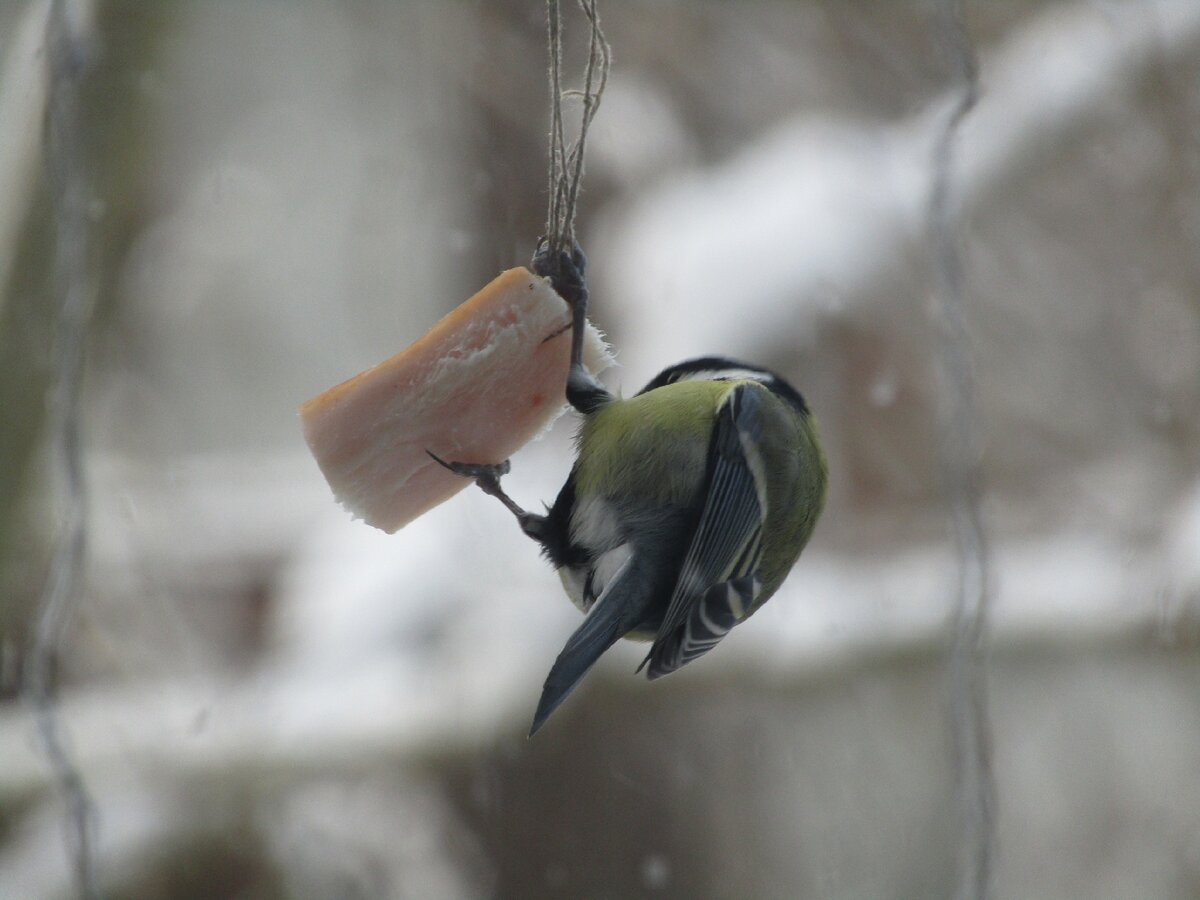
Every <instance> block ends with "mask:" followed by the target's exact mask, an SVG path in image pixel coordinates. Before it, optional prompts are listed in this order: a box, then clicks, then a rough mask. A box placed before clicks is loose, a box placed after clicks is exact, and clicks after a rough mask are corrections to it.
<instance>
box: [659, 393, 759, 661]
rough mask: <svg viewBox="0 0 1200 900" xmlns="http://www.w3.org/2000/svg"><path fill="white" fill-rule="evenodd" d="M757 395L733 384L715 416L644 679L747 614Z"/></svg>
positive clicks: (755, 545)
mask: <svg viewBox="0 0 1200 900" xmlns="http://www.w3.org/2000/svg"><path fill="white" fill-rule="evenodd" d="M763 390H764V388H762V387H761V386H759V385H757V384H739V385H738V386H737V387H735V388H734V389H733V390H731V391H730V392H729V394H728V395H727V397H726V399H725V402H724V403H723V404H722V406H721V408H720V410H719V411H718V413H717V421H716V424H715V426H714V433H713V441H712V446H711V448H710V450H709V469H710V472H711V476H710V478H709V486H708V492H707V495H706V497H705V502H704V509H703V511H702V512H701V514H700V520H699V523H698V524H697V526H696V532H695V534H694V535H693V537H692V541H691V544H690V545H689V547H688V551H687V554H686V555H685V557H684V561H683V565H682V567H681V568H680V572H679V578H678V580H677V581H676V583H675V589H674V591H673V592H672V595H671V600H670V603H669V604H668V605H667V612H666V614H665V616H664V618H663V623H662V626H661V627H660V629H659V631H658V635H657V636H656V638H655V641H654V644H653V646H652V647H651V648H650V654H649V656H648V657H647V658H646V662H648V663H649V664H650V670H649V676H650V677H651V678H658V677H660V676H662V675H666V674H667V673H669V672H673V671H674V670H675V669H677V668H679V667H680V666H682V665H684V664H685V663H687V662H690V661H691V660H693V659H695V658H696V657H698V656H700V655H702V654H704V653H706V652H708V650H710V649H712V647H714V646H716V644H717V643H718V642H719V641H720V640H721V638H723V637H724V636H725V635H726V634H727V633H728V632H729V630H730V629H731V628H732V627H733V626H734V625H735V624H737V622H738V621H740V620H741V619H742V618H743V617H744V616H745V615H746V613H747V612H748V611H749V610H750V609H752V608H753V603H754V598H755V597H756V596H757V593H758V590H759V587H760V585H759V582H758V579H757V577H756V575H757V572H758V568H759V563H760V561H761V558H762V529H763V521H764V520H765V519H766V514H767V509H766V494H765V485H764V481H763V479H764V477H765V473H764V471H763V468H762V463H761V461H760V459H759V456H758V452H757V450H756V448H757V446H758V444H759V441H760V438H761V430H762V426H761V422H762V416H761V409H760V403H761V402H762V400H761V394H760V392H761V391H763ZM643 665H645V663H643Z"/></svg>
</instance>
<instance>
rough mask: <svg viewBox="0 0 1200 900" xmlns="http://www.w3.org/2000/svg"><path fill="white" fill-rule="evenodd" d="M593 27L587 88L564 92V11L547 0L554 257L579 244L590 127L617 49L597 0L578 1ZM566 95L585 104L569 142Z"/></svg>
mask: <svg viewBox="0 0 1200 900" xmlns="http://www.w3.org/2000/svg"><path fill="white" fill-rule="evenodd" d="M579 8H580V9H581V10H582V11H583V14H584V16H585V17H586V18H587V20H588V24H589V27H590V37H589V39H588V61H587V67H586V69H585V71H584V79H583V82H584V83H583V90H582V91H564V90H563V87H562V11H561V9H560V8H559V3H558V0H546V43H547V54H548V56H549V58H550V152H549V181H550V183H549V192H548V198H547V210H546V238H547V240H548V241H549V243H550V249H551V251H552V255H553V256H557V254H558V253H559V252H561V251H563V250H566V251H568V252H569V251H570V248H571V247H572V246H573V245H574V243H575V210H576V206H577V204H578V200H579V189H580V185H581V184H582V183H583V171H584V156H585V150H586V148H587V138H588V131H589V129H590V128H591V125H592V120H593V119H594V118H595V117H596V111H597V110H598V109H599V108H600V99H601V97H603V95H604V89H605V87H606V86H607V84H608V71H609V67H610V66H611V64H612V48H611V47H610V46H609V44H608V41H607V40H606V39H605V37H604V31H603V29H602V28H601V27H600V16H599V13H598V12H597V9H596V0H579ZM564 97H579V98H580V99H581V101H582V104H583V110H582V113H581V115H580V123H579V137H578V138H577V139H576V140H575V142H574V143H573V144H571V145H570V147H568V146H567V141H566V128H565V125H564V120H563V111H562V103H563V98H564Z"/></svg>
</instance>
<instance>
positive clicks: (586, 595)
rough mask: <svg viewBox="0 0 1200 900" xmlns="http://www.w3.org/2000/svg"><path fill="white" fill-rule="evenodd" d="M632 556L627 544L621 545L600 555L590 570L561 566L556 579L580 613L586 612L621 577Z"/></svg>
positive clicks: (631, 550)
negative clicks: (560, 582)
mask: <svg viewBox="0 0 1200 900" xmlns="http://www.w3.org/2000/svg"><path fill="white" fill-rule="evenodd" d="M632 556H633V549H632V548H631V547H630V546H629V545H628V544H622V545H621V546H619V547H614V548H613V549H612V550H609V551H608V552H607V553H602V554H601V555H600V556H599V557H597V559H596V561H595V563H594V564H593V565H592V567H591V568H590V569H584V568H571V567H569V566H563V567H562V568H561V569H559V570H558V577H559V580H560V581H562V585H563V589H564V590H565V591H566V592H567V596H568V597H570V598H571V602H572V603H574V604H575V605H576V606H577V607H579V609H580V610H581V611H582V612H587V611H588V610H590V609H591V608H592V606H594V605H595V603H596V600H597V599H598V598H599V597H600V596H601V595H602V594H603V593H604V591H605V589H606V588H607V587H608V586H609V585H610V584H612V582H613V580H614V579H616V578H618V577H619V576H620V575H621V573H622V572H623V571H624V570H625V567H626V566H627V565H628V564H629V560H630V558H631V557H632Z"/></svg>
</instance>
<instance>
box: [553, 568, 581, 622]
mask: <svg viewBox="0 0 1200 900" xmlns="http://www.w3.org/2000/svg"><path fill="white" fill-rule="evenodd" d="M558 578H559V580H560V581H561V582H562V586H563V590H564V591H566V592H567V596H568V597H570V598H571V602H572V603H574V604H575V605H576V606H577V607H579V611H580V612H587V611H588V606H589V604H587V603H585V602H584V597H583V586H584V583H585V581H586V580H587V569H572V568H570V567H569V566H563V567H562V568H560V569H559V570H558Z"/></svg>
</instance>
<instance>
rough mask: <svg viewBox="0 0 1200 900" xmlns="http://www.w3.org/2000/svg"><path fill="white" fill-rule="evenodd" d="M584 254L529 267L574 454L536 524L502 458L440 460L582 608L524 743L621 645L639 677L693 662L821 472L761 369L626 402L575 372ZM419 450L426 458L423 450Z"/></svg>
mask: <svg viewBox="0 0 1200 900" xmlns="http://www.w3.org/2000/svg"><path fill="white" fill-rule="evenodd" d="M584 265H585V262H584V258H583V255H582V253H581V252H580V251H579V249H578V247H576V248H575V250H574V252H573V253H572V254H570V255H567V254H566V253H560V254H557V255H555V254H552V253H551V252H550V251H549V250H548V248H547V247H546V246H545V244H543V245H542V246H541V247H540V248H539V252H538V255H536V256H535V257H534V263H533V267H534V271H536V272H538V273H539V274H543V275H547V276H548V277H550V279H551V283H552V284H553V286H554V287H555V289H556V290H557V291H558V293H559V294H561V295H562V296H563V298H564V299H565V300H567V302H568V303H569V304H570V306H571V310H572V325H571V327H572V329H573V334H572V347H571V368H570V371H569V375H568V378H567V388H566V396H567V400H568V402H569V403H570V404H571V405H572V406H573V407H574V408H575V409H576V410H578V411H579V412H580V413H581V414H582V416H583V421H582V423H581V426H580V429H579V433H578V436H577V447H578V455H577V458H576V461H575V465H574V467H573V468H572V470H571V474H570V476H569V477H568V478H567V481H566V484H564V485H563V487H562V490H561V491H560V492H559V494H558V498H557V499H556V500H555V501H554V505H553V506H552V507H550V508H549V509H548V511H547V513H546V515H537V514H534V513H529V512H526V511H525V510H523V509H522V508H521V507H519V506H518V505H517V504H516V503H514V502H513V501H512V499H511V498H509V497H508V495H507V494H505V493H504V491H503V490H502V489H501V488H500V476H501V475H503V474H505V473H506V472H507V471H508V463H507V461H506V462H504V463H502V464H500V465H498V466H496V465H478V464H469V463H461V462H445V461H444V460H441V459H439V458H438V457H436V456H434V459H435V460H437V461H438V462H439V463H441V464H442V465H445V466H447V467H448V468H450V469H451V470H453V471H455V472H457V473H458V474H460V475H463V476H465V477H470V478H474V479H475V480H476V483H477V484H478V485H479V486H480V487H481V488H482V489H483V490H485V491H486V492H487V493H489V494H492V495H493V496H496V497H498V498H499V499H500V500H501V501H502V502H503V503H504V504H505V506H507V507H508V509H509V510H510V511H512V512H513V514H514V515H515V516H516V517H517V521H518V523H519V524H520V526H521V528H522V529H523V530H524V532H525V533H526V534H527V535H529V536H530V537H531V538H533V539H534V540H535V541H537V542H538V543H539V544H541V546H542V550H543V553H544V554H545V555H546V557H547V558H548V559H549V560H550V562H551V563H553V564H554V566H555V567H556V568H557V570H558V573H559V576H560V577H561V579H562V582H563V586H564V587H565V588H566V592H567V594H568V595H569V596H570V598H571V599H572V600H573V601H574V602H575V604H576V605H577V606H578V607H579V608H580V609H581V610H582V611H583V612H584V613H586V618H585V619H584V621H583V624H581V625H580V626H579V628H578V629H577V630H576V631H575V633H574V634H572V635H571V637H570V639H569V640H568V641H567V643H566V646H565V647H563V650H562V652H561V653H560V654H559V655H558V659H557V660H555V662H554V665H553V667H552V668H551V670H550V674H549V676H548V677H547V678H546V683H545V687H544V688H543V690H542V696H541V700H540V702H539V703H538V707H537V712H536V713H535V715H534V719H533V727H532V728H531V729H530V732H529V733H530V735H532V734H534V733H535V732H536V731H537V730H538V729H539V728H541V727H542V725H543V724H544V723H545V721H546V719H547V718H548V717H549V716H550V714H551V713H552V712H554V710H555V709H557V708H558V706H559V704H561V703H562V702H563V700H564V699H565V698H566V697H567V695H568V694H569V693H571V691H572V690H573V689H574V688H575V687H576V685H578V684H579V682H580V681H581V680H582V679H583V676H584V675H585V674H587V672H588V670H589V669H590V668H591V667H592V665H593V664H594V663H595V662H596V660H598V659H599V658H600V656H601V655H602V654H603V653H604V652H605V651H606V650H608V648H609V647H611V646H612V645H613V644H615V643H616V642H617V640H619V639H620V638H622V637H629V638H634V639H643V640H650V641H652V642H653V643H652V644H651V645H650V652H649V654H648V655H647V657H646V659H645V661H643V663H642V666H640V667H639V669H638V670H639V671H641V668H642V667H646V669H647V674H648V675H649V677H650V678H651V679H655V678H659V677H661V676H663V675H666V674H668V673H670V672H673V671H675V670H676V669H678V668H679V667H680V666H682V665H684V664H686V663H689V662H691V661H692V660H694V659H696V658H697V657H698V656H701V655H703V654H704V653H707V652H708V651H709V650H711V649H712V648H713V647H714V646H716V644H717V643H718V642H719V641H720V640H721V639H722V638H723V637H725V635H726V634H728V633H729V631H730V630H731V629H732V628H733V626H734V625H736V624H738V623H739V622H741V621H743V620H745V619H746V618H748V617H749V616H750V615H751V614H752V613H754V612H755V610H757V609H758V608H759V607H760V606H762V605H763V603H765V602H766V601H767V600H768V599H769V598H770V597H771V595H772V594H774V593H775V591H776V590H777V589H778V588H779V586H780V585H781V584H782V583H783V580H784V578H786V577H787V574H788V572H789V571H790V570H791V568H792V565H793V564H794V563H795V562H796V559H797V558H798V557H799V555H800V551H801V550H803V549H804V545H805V544H806V543H807V542H808V539H809V537H810V536H811V534H812V532H813V528H814V526H815V525H816V523H817V518H818V516H819V515H820V514H821V510H822V508H823V506H824V504H825V487H826V481H827V477H828V470H827V467H826V463H825V456H824V454H823V452H822V450H821V444H820V441H819V439H818V436H817V426H816V423H815V421H814V420H813V417H812V414H811V413H810V412H809V409H808V405H807V404H806V403H805V402H804V398H803V397H801V395H800V394H799V392H797V391H796V389H795V388H793V387H792V386H791V385H790V384H788V383H787V382H786V381H785V380H784V379H783V378H781V377H780V376H778V375H776V374H775V373H773V372H770V371H768V370H767V369H763V368H760V367H758V366H754V365H749V364H746V363H741V362H736V361H733V360H730V359H725V358H723V357H718V356H710V357H704V358H701V359H693V360H689V361H687V362H682V363H679V364H678V365H674V366H671V367H670V368H667V369H664V370H663V371H662V372H660V373H659V374H658V376H657V377H655V378H654V379H653V380H652V381H651V382H650V383H649V384H647V385H646V386H645V387H644V388H642V390H641V391H639V392H638V393H637V394H636V395H635V396H633V397H630V398H629V399H621V398H619V397H616V396H614V395H613V394H611V393H610V392H609V391H608V390H607V389H605V388H604V386H603V385H601V384H600V383H599V382H598V381H597V380H596V379H595V378H594V377H593V376H592V375H591V374H590V373H589V372H588V371H587V369H586V368H584V366H583V363H582V349H583V347H582V344H583V340H582V339H583V334H584V328H583V326H584V322H585V319H586V315H587V289H586V287H585V285H584V280H583V269H584ZM430 455H431V456H433V454H432V453H430Z"/></svg>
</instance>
